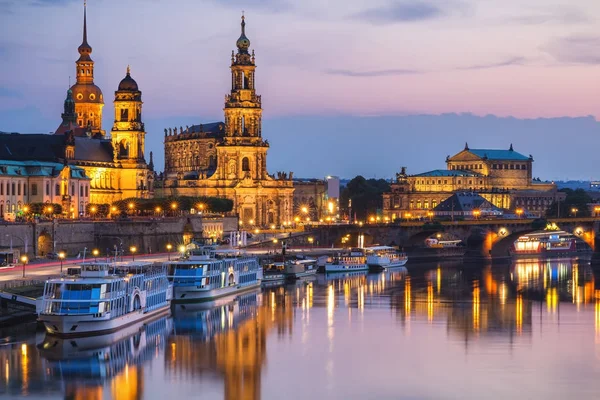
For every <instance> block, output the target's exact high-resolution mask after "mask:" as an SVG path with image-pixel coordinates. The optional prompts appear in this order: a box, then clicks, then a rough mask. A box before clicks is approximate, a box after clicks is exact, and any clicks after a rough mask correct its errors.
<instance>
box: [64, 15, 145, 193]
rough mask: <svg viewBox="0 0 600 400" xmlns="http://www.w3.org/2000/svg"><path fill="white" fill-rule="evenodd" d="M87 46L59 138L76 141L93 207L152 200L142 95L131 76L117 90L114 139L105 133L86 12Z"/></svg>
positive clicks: (76, 161)
mask: <svg viewBox="0 0 600 400" xmlns="http://www.w3.org/2000/svg"><path fill="white" fill-rule="evenodd" d="M83 13H84V14H83V41H82V43H81V45H80V46H79V48H78V51H79V59H78V60H77V61H76V63H75V64H76V77H77V81H76V83H75V84H74V85H73V86H71V88H70V89H69V90H68V92H67V98H66V100H65V103H64V113H63V114H62V123H61V124H60V125H59V127H58V129H57V130H56V132H55V135H62V136H65V137H71V138H70V139H69V140H70V141H72V142H73V146H72V147H73V149H72V151H70V152H68V153H67V154H66V159H67V160H68V162H69V163H70V164H73V165H76V166H79V167H81V168H83V169H84V170H85V173H86V175H87V176H88V177H89V178H90V180H91V181H90V184H91V187H90V202H91V203H95V204H102V203H106V204H111V203H113V202H114V201H117V200H121V199H125V198H129V197H137V198H148V197H151V196H152V188H153V180H154V172H153V171H152V169H153V166H152V154H150V164H147V163H146V159H145V155H144V148H145V138H146V132H145V130H144V123H143V122H142V104H143V103H142V92H141V91H140V90H139V88H138V85H137V83H136V81H135V80H134V79H133V78H132V77H131V71H130V69H129V67H127V74H126V75H125V78H123V80H121V82H120V83H119V86H118V88H117V91H115V99H114V107H115V118H114V124H113V127H112V130H111V132H110V136H107V135H106V131H105V130H104V129H102V109H103V107H104V96H103V94H102V90H100V88H99V87H98V86H96V85H95V84H94V61H93V60H92V58H91V54H92V47H91V46H90V45H89V44H88V41H87V10H86V6H85V5H84V12H83Z"/></svg>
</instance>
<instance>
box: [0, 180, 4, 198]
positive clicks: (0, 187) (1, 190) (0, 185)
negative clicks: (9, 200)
mask: <svg viewBox="0 0 600 400" xmlns="http://www.w3.org/2000/svg"><path fill="white" fill-rule="evenodd" d="M3 194H4V182H0V195H3Z"/></svg>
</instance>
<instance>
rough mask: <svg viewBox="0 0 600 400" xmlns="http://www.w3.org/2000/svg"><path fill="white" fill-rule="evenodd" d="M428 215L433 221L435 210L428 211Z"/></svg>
mask: <svg viewBox="0 0 600 400" xmlns="http://www.w3.org/2000/svg"><path fill="white" fill-rule="evenodd" d="M473 212H475V211H473ZM427 216H428V217H429V221H430V222H431V221H432V220H433V211H427Z"/></svg>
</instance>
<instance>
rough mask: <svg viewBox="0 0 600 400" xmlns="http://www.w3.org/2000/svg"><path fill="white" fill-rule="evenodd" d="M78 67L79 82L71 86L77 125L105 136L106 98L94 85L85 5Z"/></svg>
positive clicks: (84, 7)
mask: <svg viewBox="0 0 600 400" xmlns="http://www.w3.org/2000/svg"><path fill="white" fill-rule="evenodd" d="M77 50H78V51H79V59H78V60H77V61H76V62H75V64H76V65H77V71H76V76H77V82H76V83H75V84H74V85H73V86H71V91H72V92H73V96H74V99H75V113H76V115H77V124H78V125H79V126H80V127H82V128H85V127H89V128H90V129H91V132H92V134H93V135H101V136H104V134H105V132H104V131H103V130H102V108H103V107H104V97H103V96H102V91H101V90H100V88H99V87H98V86H96V85H95V84H94V61H92V58H91V57H90V54H92V47H91V46H90V45H89V44H88V42H87V5H86V3H84V5H83V41H82V43H81V45H80V46H79V48H78V49H77Z"/></svg>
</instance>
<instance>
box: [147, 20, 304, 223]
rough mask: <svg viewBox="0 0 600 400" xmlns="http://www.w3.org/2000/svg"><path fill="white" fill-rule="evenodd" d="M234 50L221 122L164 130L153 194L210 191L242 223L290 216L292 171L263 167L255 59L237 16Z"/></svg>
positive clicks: (266, 146) (264, 145) (264, 156)
mask: <svg viewBox="0 0 600 400" xmlns="http://www.w3.org/2000/svg"><path fill="white" fill-rule="evenodd" d="M236 46H237V53H235V52H232V53H231V65H230V69H231V92H230V93H229V94H228V95H227V96H226V97H225V108H224V113H225V122H214V123H208V124H198V125H192V126H186V127H185V128H183V127H182V126H181V127H179V129H178V128H177V127H175V128H168V129H165V131H164V134H165V137H164V143H165V171H164V176H163V180H162V182H161V185H159V186H160V187H157V188H156V196H157V197H159V196H161V197H167V196H182V195H184V196H215V197H223V198H228V199H231V200H233V202H234V211H235V212H237V213H238V215H239V217H240V223H241V224H242V225H246V226H269V225H283V224H284V223H289V222H291V221H292V213H293V192H294V188H293V185H292V178H293V174H292V173H291V172H290V173H289V174H288V173H285V172H278V173H277V174H275V175H269V173H268V171H267V150H268V149H269V143H268V141H266V140H264V139H263V138H262V105H261V97H260V95H258V94H257V93H256V79H255V72H256V64H255V56H254V51H252V53H250V52H249V51H248V50H249V47H250V40H248V38H247V37H246V22H245V19H244V17H243V16H242V23H241V35H240V37H239V39H238V40H237V42H236Z"/></svg>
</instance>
